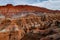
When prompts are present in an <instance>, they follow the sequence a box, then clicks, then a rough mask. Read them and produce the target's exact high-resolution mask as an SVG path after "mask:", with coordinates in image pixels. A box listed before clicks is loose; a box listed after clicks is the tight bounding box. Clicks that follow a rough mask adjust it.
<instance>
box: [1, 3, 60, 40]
mask: <svg viewBox="0 0 60 40" xmlns="http://www.w3.org/2000/svg"><path fill="white" fill-rule="evenodd" d="M59 17H60V11H59V10H49V9H46V8H41V7H35V6H28V5H17V6H13V5H11V4H8V5H6V6H0V40H60V18H59Z"/></svg>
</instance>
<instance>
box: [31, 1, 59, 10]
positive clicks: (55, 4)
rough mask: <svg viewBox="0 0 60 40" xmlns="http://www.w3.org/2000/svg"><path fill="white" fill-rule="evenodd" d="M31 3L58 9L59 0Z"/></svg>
mask: <svg viewBox="0 0 60 40" xmlns="http://www.w3.org/2000/svg"><path fill="white" fill-rule="evenodd" d="M32 5H34V6H39V7H40V6H41V7H45V8H48V9H53V10H60V0H58V1H56V0H49V1H44V2H40V3H36V4H32Z"/></svg>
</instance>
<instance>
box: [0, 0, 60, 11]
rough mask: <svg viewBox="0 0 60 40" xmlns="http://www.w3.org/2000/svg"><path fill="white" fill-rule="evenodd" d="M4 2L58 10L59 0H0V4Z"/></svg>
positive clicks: (59, 6) (59, 7) (4, 3)
mask: <svg viewBox="0 0 60 40" xmlns="http://www.w3.org/2000/svg"><path fill="white" fill-rule="evenodd" d="M6 4H13V5H33V6H39V7H45V8H48V9H53V10H60V0H0V6H1V5H6Z"/></svg>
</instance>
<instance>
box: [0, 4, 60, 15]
mask: <svg viewBox="0 0 60 40" xmlns="http://www.w3.org/2000/svg"><path fill="white" fill-rule="evenodd" d="M22 11H28V12H34V11H36V12H45V13H60V10H49V9H47V8H43V7H36V6H29V5H17V6H13V5H12V4H7V5H6V6H0V13H2V14H5V15H6V14H9V12H13V13H17V12H22Z"/></svg>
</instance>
